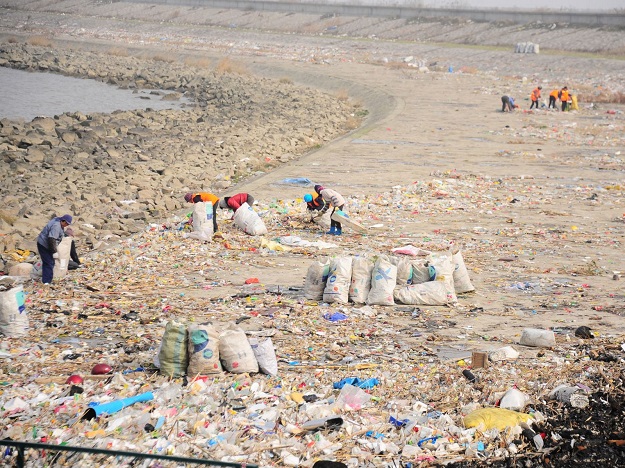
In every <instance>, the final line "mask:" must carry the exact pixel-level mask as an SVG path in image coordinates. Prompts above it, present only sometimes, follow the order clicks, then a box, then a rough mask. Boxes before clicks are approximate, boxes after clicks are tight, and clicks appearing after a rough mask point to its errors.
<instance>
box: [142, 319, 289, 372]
mask: <svg viewBox="0 0 625 468" xmlns="http://www.w3.org/2000/svg"><path fill="white" fill-rule="evenodd" d="M154 364H155V365H156V367H158V368H160V370H161V374H163V375H166V376H168V377H182V376H183V375H188V376H190V377H196V376H198V375H206V374H215V373H219V372H222V371H223V370H224V369H225V370H226V371H228V372H232V373H235V374H243V373H254V372H259V371H260V372H263V373H265V374H269V375H276V374H277V373H278V360H277V358H276V352H275V349H274V347H273V343H272V341H271V338H267V339H264V340H259V339H256V338H249V339H248V338H247V336H246V335H245V332H244V331H243V329H241V328H240V327H237V326H236V325H234V324H231V325H230V326H229V327H228V328H226V329H224V330H222V331H221V332H220V331H218V330H217V329H216V328H215V327H214V326H213V325H211V324H190V325H184V324H182V323H178V322H175V321H170V322H168V323H167V325H166V327H165V333H164V335H163V340H162V341H161V346H160V348H159V350H158V354H157V355H156V356H155V358H154Z"/></svg>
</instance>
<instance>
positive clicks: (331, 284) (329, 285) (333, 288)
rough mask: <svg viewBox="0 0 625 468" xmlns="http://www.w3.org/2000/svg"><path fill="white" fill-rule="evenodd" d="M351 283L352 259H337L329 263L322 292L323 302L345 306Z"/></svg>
mask: <svg viewBox="0 0 625 468" xmlns="http://www.w3.org/2000/svg"><path fill="white" fill-rule="evenodd" d="M351 281H352V257H348V256H345V257H337V258H334V259H333V260H332V262H331V263H330V271H329V272H328V280H327V281H326V287H325V289H324V290H323V302H328V303H333V302H338V303H340V304H347V302H348V301H349V285H350V283H351Z"/></svg>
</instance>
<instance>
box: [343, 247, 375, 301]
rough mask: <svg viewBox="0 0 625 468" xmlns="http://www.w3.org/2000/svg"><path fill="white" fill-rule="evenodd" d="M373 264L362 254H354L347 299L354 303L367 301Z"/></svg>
mask: <svg viewBox="0 0 625 468" xmlns="http://www.w3.org/2000/svg"><path fill="white" fill-rule="evenodd" d="M373 267H374V264H373V262H372V261H371V259H369V258H367V257H366V256H364V255H356V256H355V257H354V259H353V260H352V281H351V283H350V285H349V299H350V300H351V301H352V302H354V303H356V304H364V303H365V302H367V296H368V295H369V290H370V289H371V272H372V271H373Z"/></svg>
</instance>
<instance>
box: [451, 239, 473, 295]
mask: <svg viewBox="0 0 625 468" xmlns="http://www.w3.org/2000/svg"><path fill="white" fill-rule="evenodd" d="M451 261H452V264H453V267H454V273H453V278H454V290H455V291H456V294H461V293H465V292H469V291H475V288H474V287H473V284H471V278H469V271H468V270H467V267H466V265H465V264H464V259H463V258H462V252H460V249H458V250H455V251H454V252H452V255H451Z"/></svg>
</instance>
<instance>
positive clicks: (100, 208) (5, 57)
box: [0, 43, 358, 250]
mask: <svg viewBox="0 0 625 468" xmlns="http://www.w3.org/2000/svg"><path fill="white" fill-rule="evenodd" d="M0 66H5V67H11V68H16V69H20V70H29V71H47V72H54V73H61V74H64V75H68V76H73V77H83V78H90V79H96V80H100V81H103V82H106V83H109V84H111V85H115V86H119V87H120V88H125V89H160V90H166V91H165V92H162V93H161V94H162V96H161V99H179V98H180V96H185V97H186V98H188V99H190V100H191V101H192V102H194V103H195V105H194V106H192V107H188V108H185V109H183V110H161V111H156V110H150V109H147V110H135V111H123V112H121V111H120V112H114V113H112V114H101V113H96V114H91V115H84V114H81V113H78V112H74V113H65V114H63V115H57V116H50V117H41V118H39V117H38V118H35V119H34V120H33V121H32V122H24V121H15V120H9V119H2V120H0V158H1V160H2V162H3V164H2V165H1V169H0V197H2V200H3V208H2V217H1V219H0V233H1V234H3V240H4V242H5V244H11V245H12V246H13V247H16V248H20V249H30V250H34V249H35V248H36V246H35V244H34V239H35V238H36V236H37V233H38V230H39V229H41V226H43V225H45V222H46V221H47V220H48V219H49V218H50V217H51V216H52V215H54V214H58V213H65V212H68V213H72V214H73V215H74V216H75V219H76V222H75V224H76V225H77V228H78V229H77V230H78V231H79V232H82V233H83V234H84V235H85V236H86V237H85V240H86V243H87V245H90V246H97V245H98V241H99V240H102V239H111V238H115V237H117V236H119V237H123V236H126V235H128V234H132V233H135V232H139V231H142V230H143V229H145V226H146V223H149V222H158V220H159V219H160V218H163V217H166V216H167V215H168V214H169V213H171V212H172V211H175V210H178V209H180V208H182V206H183V205H184V200H183V199H182V195H183V194H184V193H185V192H186V191H188V190H199V189H202V190H207V191H214V192H215V193H217V194H220V193H222V192H223V191H224V190H226V189H228V188H229V187H230V186H231V184H232V183H233V182H236V181H238V180H240V179H241V178H245V177H248V176H250V175H253V174H255V173H257V172H263V171H267V170H270V169H271V168H272V167H275V166H276V165H279V164H281V163H284V162H286V161H289V160H291V159H293V158H296V157H298V156H299V155H301V154H303V153H305V152H307V151H309V150H310V149H312V148H314V147H316V146H319V145H322V144H323V143H325V142H327V141H330V140H332V139H335V138H337V137H338V136H340V135H342V134H344V133H346V132H348V131H349V130H350V129H353V128H354V127H355V126H357V125H358V119H357V117H355V116H354V112H355V110H356V109H355V108H354V105H353V104H352V103H350V102H349V101H348V99H347V98H346V97H344V96H330V95H327V94H323V93H321V92H319V91H316V90H312V89H304V88H301V87H296V86H295V85H293V83H292V82H291V81H290V80H289V79H280V80H270V79H266V78H258V77H254V76H252V75H251V74H249V73H246V72H245V71H244V70H243V72H242V74H241V73H235V72H233V71H231V70H229V69H228V67H233V66H235V65H233V64H232V63H230V64H224V65H223V67H224V70H223V71H222V72H219V71H216V70H212V69H209V68H208V67H206V66H200V67H198V66H193V65H187V64H184V63H175V62H173V61H168V60H167V61H166V60H164V59H163V58H159V57H156V58H153V59H151V60H150V59H146V58H138V57H133V56H120V55H116V54H115V53H114V51H112V52H110V53H92V52H83V51H77V50H67V49H60V48H49V47H40V46H39V47H38V46H32V45H28V44H25V43H5V44H2V45H1V46H0ZM7 250H9V249H7Z"/></svg>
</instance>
